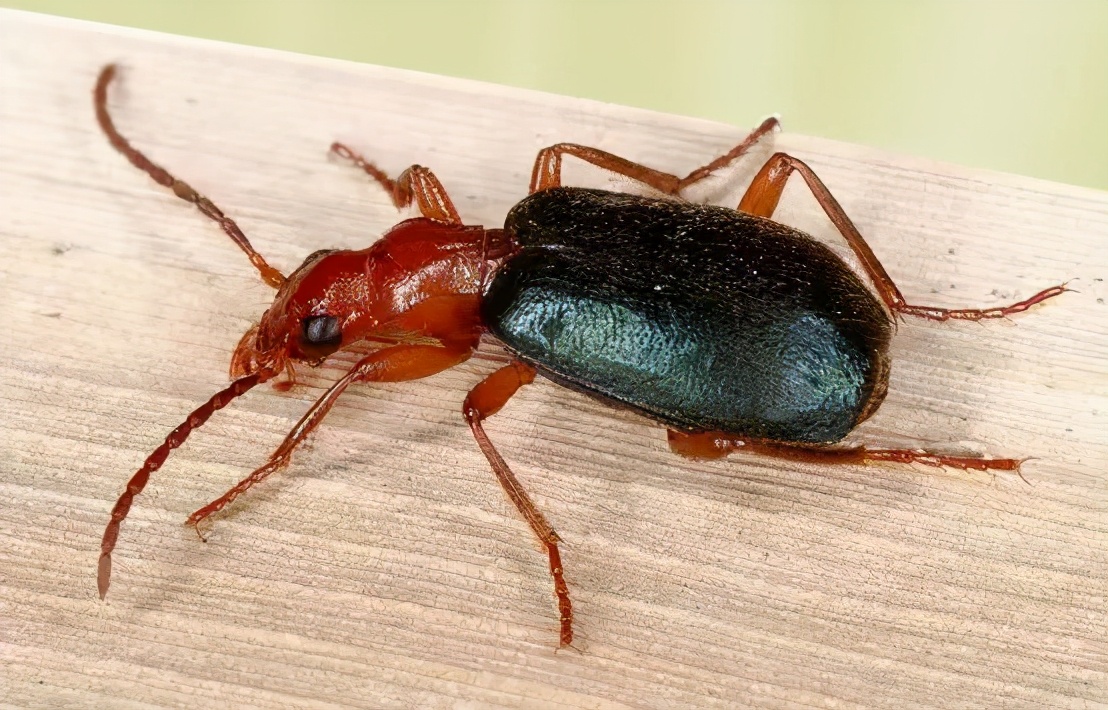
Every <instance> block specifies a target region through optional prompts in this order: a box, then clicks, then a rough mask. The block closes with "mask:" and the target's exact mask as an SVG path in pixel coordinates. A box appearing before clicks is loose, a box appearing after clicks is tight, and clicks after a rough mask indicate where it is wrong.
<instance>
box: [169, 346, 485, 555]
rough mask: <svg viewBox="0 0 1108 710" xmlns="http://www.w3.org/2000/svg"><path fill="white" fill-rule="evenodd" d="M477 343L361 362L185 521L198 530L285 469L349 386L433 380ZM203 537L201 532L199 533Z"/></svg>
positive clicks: (385, 353)
mask: <svg viewBox="0 0 1108 710" xmlns="http://www.w3.org/2000/svg"><path fill="white" fill-rule="evenodd" d="M476 345H477V344H476V343H475V342H474V343H464V344H458V345H453V346H447V347H440V346H437V345H394V346H392V347H389V348H385V349H383V350H377V351H375V352H373V353H370V354H369V355H367V356H366V357H364V358H362V359H361V360H359V361H358V364H356V365H355V366H354V367H353V368H351V369H350V371H349V372H347V373H346V374H345V375H343V377H342V379H340V380H339V381H338V382H336V383H335V384H333V385H331V387H330V389H328V390H327V391H326V392H324V393H323V396H321V397H320V398H319V399H317V400H316V401H315V404H313V405H312V406H311V408H310V409H309V410H308V411H307V412H306V413H305V414H304V416H303V417H301V418H300V421H298V422H297V423H296V426H294V427H293V428H292V431H290V432H289V433H288V436H286V437H285V440H284V441H282V442H281V445H280V446H278V447H277V449H276V450H275V451H274V452H273V454H272V455H270V457H269V460H268V461H266V462H265V464H263V465H262V466H260V467H259V468H257V469H255V470H254V471H253V472H252V473H251V474H250V475H249V476H247V477H246V478H244V479H242V480H241V481H239V482H238V483H236V484H235V485H234V487H232V488H231V489H230V490H229V491H227V492H226V493H224V494H223V495H222V496H220V497H219V498H217V499H216V500H213V501H212V502H211V503H208V504H207V505H205V506H204V507H203V508H200V509H199V510H197V511H196V512H194V513H193V514H192V515H190V516H189V518H188V520H187V521H186V522H185V524H186V525H191V526H193V527H194V528H195V527H196V526H197V525H198V524H199V523H200V521H201V520H203V519H204V518H206V517H208V516H209V515H211V514H212V513H216V512H218V511H220V510H222V509H223V508H224V507H225V506H227V505H228V504H230V503H231V502H232V501H233V500H234V499H235V498H238V497H239V495H240V494H242V493H243V492H245V491H246V490H247V489H248V488H250V487H251V486H253V485H254V484H255V483H258V482H259V481H262V480H263V479H265V478H266V477H268V476H269V475H270V474H271V473H273V472H274V471H276V470H278V469H280V468H283V467H284V466H285V465H287V464H288V462H289V460H290V459H291V458H292V452H293V450H294V449H296V447H297V446H298V445H299V444H300V443H301V442H302V441H304V439H305V437H307V436H308V434H309V433H311V431H312V430H313V429H315V428H316V426H318V425H319V423H320V422H321V421H323V418H324V417H325V416H327V412H329V411H331V407H332V406H334V404H335V401H336V400H337V399H338V398H339V395H341V394H342V393H343V392H344V391H345V390H346V388H347V387H349V386H350V385H352V384H353V383H355V382H399V381H402V380H418V379H420V378H422V377H430V376H431V375H434V374H436V373H438V372H442V371H443V370H448V369H450V368H451V367H454V366H455V365H457V364H459V363H461V362H465V361H466V360H468V359H469V358H470V357H471V356H472V355H473V351H474V349H475V348H476ZM197 534H199V530H197Z"/></svg>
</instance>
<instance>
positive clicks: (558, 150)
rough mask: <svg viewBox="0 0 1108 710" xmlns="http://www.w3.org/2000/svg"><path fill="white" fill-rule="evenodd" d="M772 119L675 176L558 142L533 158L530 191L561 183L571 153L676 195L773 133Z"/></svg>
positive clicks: (611, 155) (774, 121)
mask: <svg viewBox="0 0 1108 710" xmlns="http://www.w3.org/2000/svg"><path fill="white" fill-rule="evenodd" d="M778 125H779V124H778V121H777V119H776V118H767V119H766V120H765V121H762V124H761V125H760V126H758V127H757V128H755V129H754V130H753V131H751V132H750V135H748V136H747V137H746V138H745V139H744V140H743V141H742V142H741V143H739V144H738V145H737V146H735V147H734V148H732V149H731V150H729V151H728V152H726V153H724V154H723V155H721V156H720V157H718V158H716V159H715V160H713V161H712V162H710V163H708V164H706V165H702V166H700V167H699V168H697V169H696V170H693V171H692V172H691V173H689V174H688V175H686V176H685V177H683V178H679V177H677V176H676V175H671V174H670V173H664V172H662V171H660V170H655V169H654V168H648V167H646V166H645V165H642V164H640V163H636V162H634V161H631V160H627V159H626V158H621V157H619V156H618V155H613V154H612V153H608V152H606V151H603V150H600V149H598V148H590V147H589V146H584V145H578V144H576V143H559V144H557V145H552V146H550V147H549V148H543V149H542V150H540V151H539V154H538V156H537V157H536V158H535V167H534V168H533V169H532V170H531V189H530V191H529V192H530V193H535V192H541V191H542V190H548V189H550V188H552V187H560V186H561V184H562V156H563V155H572V156H574V157H575V158H579V159H580V160H584V161H585V162H586V163H591V164H593V165H595V166H597V167H598V168H603V169H605V170H610V171H612V172H613V173H617V174H619V175H624V176H626V177H629V178H631V179H632V180H638V181H639V182H641V183H643V184H644V185H649V186H650V187H652V188H654V189H655V190H658V191H659V192H662V193H664V194H666V195H679V194H680V193H681V191H682V190H684V189H685V188H687V187H688V186H689V185H692V184H694V183H696V182H699V181H700V180H703V179H704V178H706V177H708V176H710V175H712V174H713V173H715V172H716V171H717V170H719V169H721V168H724V167H726V166H728V165H730V164H731V163H733V162H734V161H736V160H738V159H739V158H740V157H741V156H742V155H743V154H745V153H746V152H747V151H749V150H750V149H751V148H752V147H753V146H754V144H755V143H757V142H758V141H759V140H761V138H762V137H763V136H765V135H766V134H768V133H771V132H773V130H774V129H775V128H777V126H778Z"/></svg>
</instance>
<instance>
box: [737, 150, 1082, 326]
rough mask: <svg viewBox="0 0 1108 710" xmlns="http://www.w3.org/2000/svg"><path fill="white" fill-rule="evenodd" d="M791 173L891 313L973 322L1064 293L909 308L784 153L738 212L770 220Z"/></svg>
mask: <svg viewBox="0 0 1108 710" xmlns="http://www.w3.org/2000/svg"><path fill="white" fill-rule="evenodd" d="M794 171H795V172H797V173H800V176H801V177H803V178H804V182H805V183H807V185H808V188H809V189H810V190H811V191H812V194H813V195H814V196H815V198H816V201H817V202H819V204H820V206H821V207H823V211H824V212H826V213H827V216H828V217H830V218H831V222H832V223H834V225H835V226H836V227H837V228H838V230H839V232H840V233H842V235H843V237H844V238H845V239H846V242H847V244H849V245H850V248H851V249H853V250H854V253H855V254H856V255H857V257H858V259H859V260H860V261H861V262H862V267H863V268H864V269H865V270H866V274H867V275H869V277H870V280H871V281H872V282H873V285H874V287H875V288H876V289H877V292H878V294H879V295H880V296H881V300H883V301H884V302H885V305H886V306H888V308H889V310H890V311H892V312H893V313H902V314H904V315H909V316H916V317H919V318H928V319H930V320H938V321H945V320H950V319H959V320H974V321H976V320H982V319H984V318H1004V317H1006V316H1009V315H1012V314H1013V313H1020V312H1022V311H1026V310H1027V309H1028V308H1030V307H1031V306H1034V305H1035V304H1036V303H1041V302H1043V301H1045V300H1046V299H1048V298H1051V297H1052V296H1057V295H1058V294H1060V293H1063V292H1065V291H1066V287H1065V286H1064V285H1062V286H1053V287H1051V288H1048V289H1044V290H1042V291H1040V292H1038V293H1037V294H1035V295H1034V296H1032V297H1031V298H1028V299H1025V300H1023V301H1020V302H1019V303H1013V304H1011V305H1009V306H1001V307H998V308H985V309H980V308H958V309H952V308H935V307H933V306H913V305H910V304H909V303H908V302H907V301H905V300H904V296H903V295H902V294H901V293H900V289H898V288H897V287H896V284H895V283H893V280H892V278H891V277H890V276H889V274H888V272H887V271H885V267H883V266H881V262H879V261H878V260H877V257H876V256H875V255H874V253H873V250H872V249H870V248H869V245H868V244H866V240H865V239H864V238H863V237H862V235H861V233H860V232H859V231H858V228H857V227H855V226H854V223H853V222H851V221H850V218H849V217H847V216H846V212H844V211H843V208H842V206H840V205H839V203H838V201H837V200H836V199H835V198H834V197H833V196H832V195H831V191H830V190H828V189H827V186H826V185H824V184H823V181H822V180H820V179H819V176H817V175H816V174H815V172H813V171H812V169H811V168H810V167H808V166H807V165H806V164H805V163H803V162H802V161H800V160H797V159H796V158H794V157H792V156H791V155H787V154H785V153H777V154H776V155H774V156H773V157H771V158H770V159H769V160H768V161H766V164H765V165H764V166H762V169H761V170H760V171H759V172H758V174H757V175H756V176H755V177H754V181H753V182H752V183H751V184H750V187H749V188H748V189H747V191H746V194H745V195H743V198H742V202H740V203H739V210H740V211H742V212H747V213H749V214H753V215H757V216H759V217H766V218H767V219H768V218H770V217H772V216H773V212H774V210H776V209H777V203H778V202H780V201H781V193H782V192H783V191H784V190H785V183H786V182H787V181H788V179H789V176H790V175H792V173H793V172H794Z"/></svg>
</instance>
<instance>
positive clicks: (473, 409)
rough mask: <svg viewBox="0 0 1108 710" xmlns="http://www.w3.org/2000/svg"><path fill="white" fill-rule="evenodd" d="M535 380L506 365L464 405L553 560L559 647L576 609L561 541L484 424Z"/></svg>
mask: <svg viewBox="0 0 1108 710" xmlns="http://www.w3.org/2000/svg"><path fill="white" fill-rule="evenodd" d="M534 380H535V368H533V367H531V366H529V365H525V364H523V363H522V362H519V361H518V360H517V361H515V362H513V363H511V364H510V365H505V366H504V367H502V368H500V369H499V370H497V371H496V372H494V373H492V374H491V375H489V376H488V377H486V378H485V379H484V380H482V381H481V382H480V383H479V384H478V385H477V386H476V387H474V388H473V389H472V390H471V391H470V393H469V395H468V396H467V397H466V399H465V403H464V404H463V405H462V412H463V413H464V414H465V418H466V421H467V422H469V428H470V429H471V430H473V438H475V439H477V445H478V446H480V447H481V451H482V453H484V454H485V458H487V459H488V460H489V465H490V466H492V470H493V472H494V473H495V474H496V478H497V480H499V481H500V485H501V486H503V488H504V492H505V493H507V494H508V497H509V498H510V499H511V500H512V503H514V504H515V506H516V509H517V510H519V512H520V514H521V515H522V516H523V517H524V519H525V520H526V521H527V524H528V525H530V526H531V530H532V531H534V533H535V535H536V536H538V538H539V542H541V543H542V544H543V546H544V547H545V548H546V552H547V555H548V557H549V558H550V574H551V576H552V577H554V595H555V596H556V597H557V599H558V612H559V614H560V626H561V634H560V637H559V645H560V646H568V645H569V644H570V642H572V641H573V607H572V606H571V605H570V602H569V587H568V586H566V580H565V576H564V575H563V574H562V557H561V554H560V553H559V551H558V542H559V540H560V539H561V538H559V537H558V533H556V532H554V528H552V527H551V526H550V523H548V522H547V521H546V517H545V516H543V514H542V513H541V512H539V509H538V508H536V507H535V504H534V502H532V501H531V497H530V496H528V495H527V491H526V490H524V488H523V486H522V485H521V484H520V482H519V479H517V478H516V476H515V474H514V473H512V470H511V469H510V468H508V464H507V463H505V461H504V459H503V457H501V456H500V452H498V451H497V450H496V447H495V446H493V444H492V441H490V440H489V437H488V434H486V433H485V429H484V427H482V426H481V421H482V420H484V419H487V418H488V417H490V416H492V415H493V414H496V413H497V412H498V411H500V408H501V407H503V406H504V404H505V403H507V401H508V400H509V399H511V397H512V395H514V394H515V393H516V392H517V391H519V388H520V387H522V386H523V385H527V384H530V383H531V382H533V381H534Z"/></svg>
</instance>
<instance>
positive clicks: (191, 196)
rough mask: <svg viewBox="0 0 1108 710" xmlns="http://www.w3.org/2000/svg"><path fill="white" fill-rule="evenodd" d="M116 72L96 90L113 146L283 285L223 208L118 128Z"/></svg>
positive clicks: (109, 69) (109, 71)
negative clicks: (112, 101)
mask: <svg viewBox="0 0 1108 710" xmlns="http://www.w3.org/2000/svg"><path fill="white" fill-rule="evenodd" d="M115 71H116V65H114V64H109V65H107V66H106V67H104V68H103V69H102V70H101V71H100V77H99V78H98V79H97V80H96V88H95V89H94V90H93V92H92V96H93V105H94V106H95V108H96V121H97V122H98V123H99V124H100V128H101V130H103V131H104V135H106V136H107V137H108V141H109V142H110V143H111V144H112V147H113V148H115V149H116V150H118V151H119V152H120V153H122V154H123V156H124V157H125V158H127V160H129V161H131V165H134V166H135V167H136V168H138V169H139V170H141V171H143V172H144V173H146V174H147V175H149V176H150V177H151V178H153V179H154V182H156V183H158V184H159V185H161V186H163V187H168V188H169V189H170V190H172V191H173V194H174V195H176V196H177V197H179V198H181V199H182V200H184V201H185V202H191V203H192V204H194V205H196V209H198V210H200V213H201V214H202V215H204V216H205V217H207V218H208V219H210V220H212V221H213V222H215V223H216V224H218V225H219V226H220V227H222V228H223V231H224V232H226V234H227V236H229V237H230V238H231V241H233V242H234V243H235V244H237V245H238V247H239V249H242V250H243V251H244V252H245V253H246V256H247V258H249V259H250V263H251V264H253V265H254V268H256V269H257V270H258V273H260V274H261V276H262V280H263V281H265V282H266V283H267V284H269V285H270V286H272V287H273V288H280V286H281V284H283V283H284V282H285V276H284V274H282V273H281V272H280V271H278V270H277V269H275V268H273V267H272V266H270V265H269V264H268V263H267V262H266V260H265V259H264V258H263V257H262V255H261V254H259V253H258V252H257V251H255V250H254V247H253V246H252V245H251V244H250V240H249V239H247V238H246V235H245V234H243V233H242V230H241V229H240V228H239V226H238V225H237V224H235V221H234V220H233V219H231V218H230V217H228V216H227V215H225V214H223V211H222V210H221V209H219V208H218V207H216V206H215V203H213V202H212V201H211V200H209V199H208V198H207V197H204V196H203V195H201V194H200V193H199V192H197V191H196V190H194V189H193V188H192V186H191V185H189V184H188V183H187V182H185V181H184V180H178V179H177V178H175V177H173V176H172V175H171V174H170V173H169V171H168V170H166V169H165V168H163V167H162V166H160V165H158V164H157V163H155V162H154V161H152V160H150V159H149V158H147V157H146V156H145V155H143V154H142V153H141V152H140V151H139V150H138V149H137V148H135V147H134V146H132V145H131V143H130V141H128V140H127V139H126V138H124V137H123V135H122V134H121V133H120V132H119V131H118V130H117V129H116V127H115V123H114V122H112V117H111V115H110V114H109V113H108V85H109V84H111V83H112V79H114V78H115Z"/></svg>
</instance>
